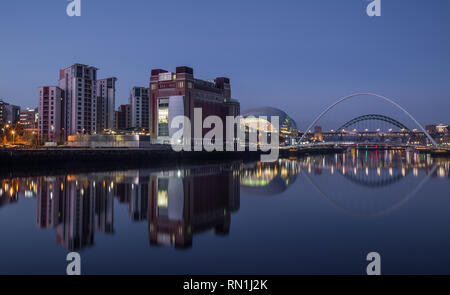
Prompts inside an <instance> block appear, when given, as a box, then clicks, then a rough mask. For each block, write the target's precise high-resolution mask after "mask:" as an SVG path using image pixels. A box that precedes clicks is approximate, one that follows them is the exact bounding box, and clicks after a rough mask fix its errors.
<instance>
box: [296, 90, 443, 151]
mask: <svg viewBox="0 0 450 295" xmlns="http://www.w3.org/2000/svg"><path fill="white" fill-rule="evenodd" d="M360 96H368V97H372V98H378V99H382V100H384V101H386V102H388V103H390V104H391V105H393V106H395V107H396V108H397V109H399V110H401V111H402V112H403V113H404V114H405V115H407V116H408V117H409V118H410V119H411V120H412V121H413V122H414V123H415V124H416V125H417V126H418V127H419V128H420V130H421V131H422V132H423V133H424V134H425V136H426V137H427V138H428V139H429V140H430V142H431V143H432V144H433V146H434V147H437V146H438V144H437V143H436V141H434V139H433V138H432V137H431V135H430V134H428V132H427V131H426V130H425V128H424V127H423V126H422V125H421V124H420V123H419V122H418V121H417V120H416V119H415V118H414V117H413V116H412V115H411V114H410V113H409V112H408V111H407V110H405V109H404V108H403V107H402V106H400V105H399V104H398V103H396V102H395V101H394V100H392V99H390V98H388V97H386V96H383V95H380V94H376V93H370V92H359V93H354V94H351V95H348V96H345V97H342V98H340V99H338V100H337V101H336V102H334V103H333V104H332V105H330V106H329V107H327V108H326V109H325V110H323V111H322V112H321V113H320V114H319V115H318V116H317V117H316V118H315V119H314V120H313V121H312V123H311V124H310V125H309V126H308V128H306V130H305V133H303V135H302V136H301V138H300V140H299V141H298V144H299V145H300V144H301V142H302V141H303V140H304V139H305V136H306V135H307V134H308V132H309V131H310V130H311V128H312V127H313V126H314V125H315V124H316V123H317V121H319V120H320V119H321V118H322V117H323V116H324V115H325V114H327V113H328V112H329V111H330V110H331V109H333V108H334V107H335V106H336V105H338V104H340V103H342V102H344V101H346V100H349V99H352V98H355V97H360Z"/></svg>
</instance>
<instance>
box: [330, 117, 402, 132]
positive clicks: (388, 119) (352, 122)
mask: <svg viewBox="0 0 450 295" xmlns="http://www.w3.org/2000/svg"><path fill="white" fill-rule="evenodd" d="M364 121H382V122H386V123H389V124H391V125H393V126H395V127H398V128H399V129H402V130H404V131H410V130H409V128H408V127H407V126H405V125H404V124H403V123H400V122H399V121H397V120H395V119H393V118H391V117H388V116H384V115H378V114H368V115H363V116H359V117H356V118H354V119H352V120H350V121H348V122H346V123H345V124H343V125H342V126H341V127H339V128H338V129H336V130H343V129H346V128H348V127H350V126H353V125H355V124H357V123H359V122H364Z"/></svg>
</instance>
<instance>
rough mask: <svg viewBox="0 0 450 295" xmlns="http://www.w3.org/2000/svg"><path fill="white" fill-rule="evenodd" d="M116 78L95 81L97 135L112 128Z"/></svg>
mask: <svg viewBox="0 0 450 295" xmlns="http://www.w3.org/2000/svg"><path fill="white" fill-rule="evenodd" d="M116 81H117V78H114V77H112V78H105V79H101V80H97V133H102V132H103V131H104V130H106V129H113V128H114V111H115V102H116Z"/></svg>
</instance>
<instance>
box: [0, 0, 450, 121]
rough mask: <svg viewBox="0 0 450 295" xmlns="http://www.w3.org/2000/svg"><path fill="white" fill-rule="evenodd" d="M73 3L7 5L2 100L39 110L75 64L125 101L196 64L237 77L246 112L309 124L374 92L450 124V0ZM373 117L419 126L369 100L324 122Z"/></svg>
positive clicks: (2, 16) (0, 22) (0, 28)
mask: <svg viewBox="0 0 450 295" xmlns="http://www.w3.org/2000/svg"><path fill="white" fill-rule="evenodd" d="M81 1H82V16H81V17H72V18H70V17H68V16H67V15H66V12H65V10H66V5H67V4H68V3H69V2H68V1H66V0H45V1H44V0H42V1H36V0H20V1H12V0H8V1H1V2H0V98H2V99H5V100H7V101H9V102H10V103H14V104H18V105H21V106H22V107H28V106H36V105H37V99H38V97H37V87H38V86H40V85H57V82H58V81H57V79H58V73H59V72H58V70H59V69H60V68H64V67H67V66H69V65H71V64H73V63H84V64H89V65H93V66H96V67H98V68H99V69H100V71H99V73H98V76H99V77H108V76H115V77H117V78H118V84H117V87H118V90H117V97H118V101H117V104H120V103H126V102H127V100H128V92H129V89H130V88H131V87H132V86H135V85H136V86H140V85H142V86H147V87H148V80H149V73H150V69H152V68H165V69H167V70H174V69H175V67H176V66H177V65H188V66H191V67H193V68H194V71H195V75H196V76H197V77H198V78H202V79H209V78H215V77H216V76H228V77H230V78H231V82H232V91H233V96H234V97H235V98H237V99H239V100H240V101H241V107H242V109H246V108H250V107H256V106H264V105H269V106H274V107H279V108H281V109H283V110H285V111H287V113H288V114H290V115H291V116H292V117H293V118H294V119H296V120H297V121H298V123H299V125H300V127H301V128H305V125H306V124H307V123H308V121H310V120H312V119H313V117H314V115H316V114H317V113H319V112H320V111H321V110H322V109H323V108H325V107H326V106H327V105H328V104H331V103H332V102H333V101H334V100H336V99H337V98H339V97H341V96H345V95H347V94H351V93H353V92H358V91H371V92H376V93H379V94H383V95H386V96H389V97H392V98H394V99H396V101H398V102H399V103H400V104H401V105H403V106H404V107H405V108H407V109H408V110H409V111H410V112H411V113H412V114H413V115H415V116H416V117H417V119H418V120H419V121H421V122H422V123H424V124H426V123H440V122H443V123H447V124H448V123H450V120H449V118H450V116H449V110H450V1H448V0H432V1H430V0H381V2H382V15H381V17H373V18H370V17H368V16H367V15H366V13H365V7H366V6H367V4H368V3H369V1H367V0H342V1H340V0H339V1H338V0H291V1H289V0H277V1H275V0H272V1H266V0H238V1H235V0H222V1H216V0H195V1H186V0H180V1H178V0H171V1H161V0H158V1H153V0H129V1H119V0H109V1H107V0H81ZM365 113H385V114H387V115H392V116H395V117H396V118H398V119H400V120H401V121H403V122H405V123H409V121H408V120H407V119H406V118H405V117H404V116H402V115H401V114H398V113H397V112H396V111H395V110H393V109H392V108H391V107H390V106H389V105H387V104H385V103H383V102H380V101H376V102H372V101H371V100H370V101H369V100H367V99H365V98H360V99H357V100H355V101H354V102H347V103H345V104H344V105H342V106H339V107H338V108H336V110H334V111H333V112H332V113H331V114H330V115H329V117H327V118H325V119H324V124H325V125H326V122H329V124H330V126H331V127H332V126H333V125H337V124H339V123H342V121H345V120H347V119H351V118H353V117H356V116H358V115H361V114H365Z"/></svg>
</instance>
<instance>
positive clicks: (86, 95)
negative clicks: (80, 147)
mask: <svg viewBox="0 0 450 295" xmlns="http://www.w3.org/2000/svg"><path fill="white" fill-rule="evenodd" d="M59 87H60V88H61V89H62V90H63V91H64V94H65V97H64V104H63V113H64V114H65V118H64V122H63V125H64V129H65V136H67V135H74V134H95V133H96V132H97V93H96V92H97V68H95V67H91V66H87V65H83V64H74V65H72V66H70V67H67V68H65V69H62V70H60V73H59Z"/></svg>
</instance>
